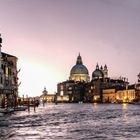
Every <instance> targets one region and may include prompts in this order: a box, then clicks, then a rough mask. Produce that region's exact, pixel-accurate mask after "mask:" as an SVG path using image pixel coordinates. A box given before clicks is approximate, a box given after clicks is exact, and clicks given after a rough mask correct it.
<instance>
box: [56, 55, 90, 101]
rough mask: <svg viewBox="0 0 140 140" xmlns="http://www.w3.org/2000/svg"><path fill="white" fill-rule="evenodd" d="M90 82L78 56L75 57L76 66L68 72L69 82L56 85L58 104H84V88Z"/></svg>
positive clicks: (86, 70)
mask: <svg viewBox="0 0 140 140" xmlns="http://www.w3.org/2000/svg"><path fill="white" fill-rule="evenodd" d="M89 82H90V77H89V72H88V69H87V68H86V66H85V65H83V61H82V57H81V56H80V54H79V55H78V57H77V60H76V65H74V66H73V67H72V69H71V70H70V76H69V80H67V81H64V82H61V83H58V85H57V101H58V102H79V101H81V102H86V88H87V85H88V83H89Z"/></svg>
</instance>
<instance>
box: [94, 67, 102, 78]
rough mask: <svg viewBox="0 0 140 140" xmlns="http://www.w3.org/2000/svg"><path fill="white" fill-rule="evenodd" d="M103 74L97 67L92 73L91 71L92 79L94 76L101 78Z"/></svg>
mask: <svg viewBox="0 0 140 140" xmlns="http://www.w3.org/2000/svg"><path fill="white" fill-rule="evenodd" d="M103 76H104V74H103V72H102V71H101V70H99V69H96V70H95V71H94V72H93V73H92V79H95V78H102V77H103Z"/></svg>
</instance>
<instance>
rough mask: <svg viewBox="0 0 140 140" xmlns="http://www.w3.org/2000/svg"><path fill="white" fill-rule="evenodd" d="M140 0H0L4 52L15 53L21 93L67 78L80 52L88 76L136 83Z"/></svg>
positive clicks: (139, 68)
mask: <svg viewBox="0 0 140 140" xmlns="http://www.w3.org/2000/svg"><path fill="white" fill-rule="evenodd" d="M139 7H140V0H41V1H39V0H0V33H1V35H2V38H3V43H2V52H6V53H8V54H11V55H15V56H17V57H18V68H21V71H20V73H19V82H20V81H21V85H20V86H19V95H20V96H22V95H23V94H24V95H25V96H26V95H27V94H28V95H29V96H36V95H41V94H42V91H43V88H44V87H46V89H47V90H48V92H49V93H54V92H56V90H57V83H59V82H62V81H64V80H68V78H69V75H70V70H71V68H72V67H73V66H74V65H75V63H76V59H77V56H78V54H79V52H80V54H81V56H82V60H83V64H84V65H85V66H86V67H87V68H88V70H89V76H90V77H91V75H92V72H93V71H94V70H95V68H96V64H97V63H98V64H99V65H103V66H104V65H105V64H106V65H107V66H108V70H109V77H120V76H122V77H126V78H128V80H129V82H130V83H131V84H133V83H135V82H137V75H138V73H139V72H140V62H139V60H140V8H139Z"/></svg>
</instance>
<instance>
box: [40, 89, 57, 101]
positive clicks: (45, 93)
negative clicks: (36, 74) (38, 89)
mask: <svg viewBox="0 0 140 140" xmlns="http://www.w3.org/2000/svg"><path fill="white" fill-rule="evenodd" d="M40 100H41V101H42V102H43V103H47V102H49V103H50V102H54V101H55V94H50V93H49V94H48V91H47V90H46V87H44V90H43V91H42V95H41V96H40Z"/></svg>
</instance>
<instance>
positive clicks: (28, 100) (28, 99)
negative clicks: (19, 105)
mask: <svg viewBox="0 0 140 140" xmlns="http://www.w3.org/2000/svg"><path fill="white" fill-rule="evenodd" d="M27 102H28V103H27V104H28V112H30V98H27Z"/></svg>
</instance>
